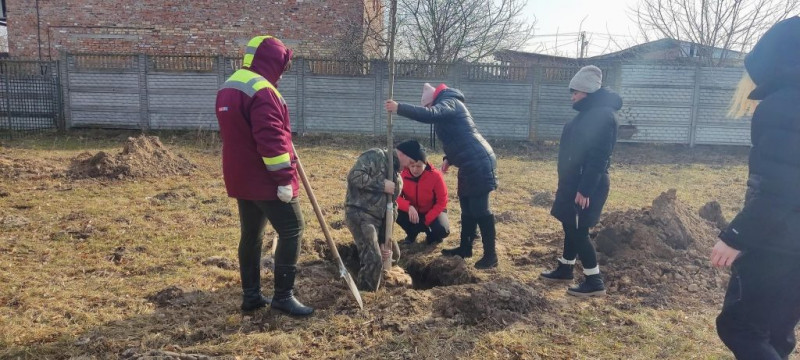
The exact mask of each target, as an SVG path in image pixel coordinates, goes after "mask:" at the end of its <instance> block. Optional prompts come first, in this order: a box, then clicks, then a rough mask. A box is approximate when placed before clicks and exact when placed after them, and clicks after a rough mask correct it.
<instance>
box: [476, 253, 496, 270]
mask: <svg viewBox="0 0 800 360" xmlns="http://www.w3.org/2000/svg"><path fill="white" fill-rule="evenodd" d="M494 267H497V254H483V257H482V258H481V259H480V260H478V262H476V263H475V268H476V269H491V268H494Z"/></svg>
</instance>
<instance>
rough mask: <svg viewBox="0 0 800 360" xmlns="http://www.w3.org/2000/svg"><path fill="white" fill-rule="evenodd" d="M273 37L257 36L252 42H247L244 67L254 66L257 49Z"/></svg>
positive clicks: (243, 61)
mask: <svg viewBox="0 0 800 360" xmlns="http://www.w3.org/2000/svg"><path fill="white" fill-rule="evenodd" d="M271 38H273V37H272V36H269V35H264V36H256V37H254V38H252V39H250V41H248V42H247V48H246V49H245V50H244V60H242V66H246V67H250V65H253V57H254V56H255V55H256V49H257V48H258V45H261V42H263V41H264V40H266V39H271Z"/></svg>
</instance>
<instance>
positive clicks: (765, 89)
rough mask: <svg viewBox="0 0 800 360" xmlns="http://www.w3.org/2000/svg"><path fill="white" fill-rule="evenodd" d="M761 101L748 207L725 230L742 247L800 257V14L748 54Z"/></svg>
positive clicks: (755, 124)
mask: <svg viewBox="0 0 800 360" xmlns="http://www.w3.org/2000/svg"><path fill="white" fill-rule="evenodd" d="M745 67H746V68H747V73H748V74H749V75H750V78H751V79H753V82H754V83H755V84H756V89H755V90H754V91H753V92H752V93H751V94H750V98H751V99H753V100H761V103H760V104H758V106H757V107H756V109H755V112H754V114H753V120H752V123H751V128H750V137H751V141H752V143H753V147H752V148H751V150H750V159H749V172H750V176H749V180H748V182H747V185H748V189H747V195H746V200H745V205H744V208H743V209H742V211H741V212H740V213H739V214H738V215H736V217H735V218H734V219H733V220H732V221H731V223H730V225H729V226H728V227H727V228H726V229H725V230H724V231H723V232H722V233H721V234H720V238H721V239H722V240H723V241H725V243H726V244H728V245H729V246H731V247H733V248H736V249H739V250H744V251H747V250H769V251H775V252H780V253H791V254H795V255H800V17H797V16H795V17H793V18H789V19H786V20H784V21H781V22H779V23H777V24H775V25H774V26H773V27H772V28H771V29H770V30H769V31H767V32H766V33H765V34H764V36H763V37H762V38H761V39H760V40H759V41H758V43H757V44H756V46H755V47H754V48H753V50H752V51H751V52H750V54H748V55H747V57H746V58H745Z"/></svg>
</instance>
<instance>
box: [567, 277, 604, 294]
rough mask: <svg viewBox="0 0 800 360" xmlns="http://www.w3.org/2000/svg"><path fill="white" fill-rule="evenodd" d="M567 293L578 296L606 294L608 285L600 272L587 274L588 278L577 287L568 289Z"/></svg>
mask: <svg viewBox="0 0 800 360" xmlns="http://www.w3.org/2000/svg"><path fill="white" fill-rule="evenodd" d="M567 294H570V295H572V296H578V297H590V296H605V295H606V287H605V285H603V278H602V277H601V276H600V274H596V275H586V279H584V280H583V282H582V283H580V284H579V285H578V286H577V287H572V288H569V289H567Z"/></svg>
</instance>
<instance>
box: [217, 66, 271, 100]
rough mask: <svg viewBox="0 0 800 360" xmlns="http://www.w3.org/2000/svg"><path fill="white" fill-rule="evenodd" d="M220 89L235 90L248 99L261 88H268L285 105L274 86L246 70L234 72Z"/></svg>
mask: <svg viewBox="0 0 800 360" xmlns="http://www.w3.org/2000/svg"><path fill="white" fill-rule="evenodd" d="M222 88H223V89H225V88H230V89H236V90H239V91H241V92H243V93H245V94H247V95H248V96H250V97H252V96H255V94H256V92H258V91H259V90H261V89H263V88H269V89H270V90H272V92H274V93H275V95H278V99H280V100H281V102H283V103H285V102H284V100H283V95H281V92H280V91H278V88H276V87H275V85H272V83H270V82H269V80H267V79H265V78H264V77H263V76H261V75H258V74H256V73H254V72H252V71H250V70H247V69H239V70H236V72H235V73H233V75H231V77H229V78H228V80H227V81H225V84H223V85H222Z"/></svg>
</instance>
